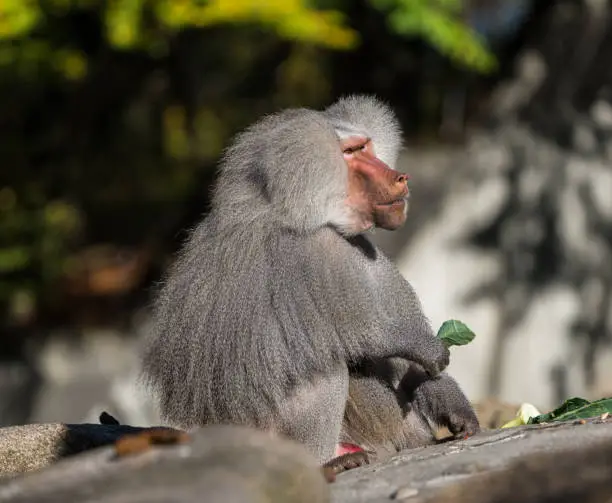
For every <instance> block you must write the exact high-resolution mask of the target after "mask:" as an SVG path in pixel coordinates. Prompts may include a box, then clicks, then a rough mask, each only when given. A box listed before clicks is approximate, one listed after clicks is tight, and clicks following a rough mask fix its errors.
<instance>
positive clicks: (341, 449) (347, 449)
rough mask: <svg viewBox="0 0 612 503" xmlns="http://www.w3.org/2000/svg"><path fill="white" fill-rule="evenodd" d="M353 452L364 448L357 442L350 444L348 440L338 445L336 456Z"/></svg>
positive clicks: (361, 450)
mask: <svg viewBox="0 0 612 503" xmlns="http://www.w3.org/2000/svg"><path fill="white" fill-rule="evenodd" d="M353 452H363V449H362V448H361V447H359V446H358V445H355V444H349V443H347V442H340V443H339V444H338V445H337V446H336V456H344V455H345V454H351V453H353Z"/></svg>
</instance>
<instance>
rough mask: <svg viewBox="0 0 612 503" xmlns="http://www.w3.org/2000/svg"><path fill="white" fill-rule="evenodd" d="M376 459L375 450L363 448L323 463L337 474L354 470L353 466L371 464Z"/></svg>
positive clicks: (324, 466)
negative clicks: (364, 449) (370, 450)
mask: <svg viewBox="0 0 612 503" xmlns="http://www.w3.org/2000/svg"><path fill="white" fill-rule="evenodd" d="M374 460H375V455H374V453H373V452H369V451H363V450H361V451H358V452H350V453H348V454H343V455H342V456H338V457H335V458H333V459H330V460H329V461H328V462H327V463H325V464H324V465H323V468H325V469H328V470H331V471H332V472H333V473H334V474H337V473H342V472H345V471H347V470H352V469H353V468H358V467H360V466H364V465H369V464H370V463H372V462H373V461H374Z"/></svg>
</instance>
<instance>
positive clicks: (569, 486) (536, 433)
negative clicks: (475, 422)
mask: <svg viewBox="0 0 612 503" xmlns="http://www.w3.org/2000/svg"><path fill="white" fill-rule="evenodd" d="M611 474H612V422H610V423H605V422H603V421H601V420H596V421H591V422H590V423H587V424H584V425H583V424H578V425H576V424H572V423H563V424H551V425H543V426H525V427H521V428H512V429H506V430H496V431H490V432H483V433H481V434H479V435H476V436H474V437H472V438H470V439H468V440H466V441H453V442H448V443H444V444H440V445H437V446H433V447H427V448H422V449H414V450H411V451H406V452H403V453H400V454H398V455H397V456H395V457H394V458H392V459H391V460H388V461H386V462H385V463H382V464H373V465H370V466H367V467H364V468H361V469H357V470H353V471H349V472H346V473H344V474H342V475H340V476H339V477H338V478H337V480H336V482H335V484H333V486H332V502H337V503H362V502H368V503H373V502H389V501H407V502H411V503H424V502H436V503H441V502H452V503H468V502H469V503H484V502H487V503H502V502H504V503H511V502H512V503H514V502H521V503H526V502H533V503H535V502H543V501H546V502H547V503H550V502H561V501H568V502H569V501H576V502H587V501H593V502H594V501H602V502H603V501H612V475H611ZM589 497H595V499H589ZM566 498H569V499H566Z"/></svg>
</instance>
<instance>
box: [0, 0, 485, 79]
mask: <svg viewBox="0 0 612 503" xmlns="http://www.w3.org/2000/svg"><path fill="white" fill-rule="evenodd" d="M369 1H370V3H371V4H372V5H373V6H374V7H375V8H377V9H380V10H381V11H383V12H386V13H388V20H389V27H390V28H391V29H392V30H394V31H395V32H397V33H399V34H402V35H408V36H419V37H423V38H424V39H425V40H427V41H428V42H429V43H431V44H432V46H433V47H436V48H437V49H438V50H439V51H440V52H441V53H442V54H444V55H446V56H448V57H449V58H451V59H453V60H454V61H456V62H457V63H459V64H463V65H467V66H469V67H471V68H474V69H476V70H479V71H490V70H492V69H493V68H494V66H495V59H494V58H493V56H492V54H491V53H490V52H489V51H488V50H487V48H486V47H485V45H484V43H483V42H482V41H481V40H480V39H479V38H478V37H477V35H476V34H475V33H474V32H473V31H472V30H471V29H470V28H469V27H468V26H466V25H465V24H464V23H463V22H462V19H461V15H462V9H463V4H462V1H461V0H369ZM325 3H326V5H331V6H332V7H333V6H334V4H337V5H335V7H339V8H341V7H342V6H343V2H342V1H338V2H333V1H332V2H329V1H328V2H325ZM72 9H91V10H95V11H96V12H98V13H99V15H100V16H101V17H102V18H103V19H104V28H105V34H106V38H107V40H108V42H109V44H110V45H111V46H112V47H115V48H117V49H123V50H145V51H148V52H149V53H150V54H152V55H162V54H165V53H166V52H167V50H168V42H169V38H170V37H171V36H172V34H174V33H175V32H176V31H178V30H182V29H185V28H190V27H208V26H212V25H221V24H231V25H245V24H249V25H253V24H256V25H259V26H261V27H262V28H265V29H269V30H271V31H272V32H273V33H274V34H275V35H277V36H279V37H281V38H284V39H287V40H291V41H294V42H301V43H312V44H316V45H321V46H323V47H327V48H330V49H351V48H354V47H355V46H356V45H357V44H358V43H359V34H358V33H356V32H355V31H354V30H353V29H351V28H350V27H348V26H347V25H346V23H345V21H346V16H345V15H344V14H343V13H342V12H341V11H340V10H338V9H337V8H336V9H327V10H319V9H316V8H315V5H314V4H313V2H309V1H308V0H270V1H260V2H257V1H253V0H208V1H202V0H3V2H1V3H0V40H5V41H9V42H10V43H8V44H6V43H5V44H3V45H2V47H0V49H1V51H0V64H3V63H4V64H7V63H11V62H18V61H20V60H21V63H26V62H27V61H39V62H40V61H45V62H49V61H50V62H52V63H53V64H54V65H55V67H56V68H57V69H58V70H60V71H62V72H63V73H64V75H65V76H66V77H67V78H71V79H75V78H80V77H82V76H83V75H84V73H85V71H86V68H87V61H86V60H85V58H84V55H83V53H82V52H81V51H79V50H78V48H74V47H73V48H66V47H63V48H62V47H59V48H58V47H54V46H53V45H52V44H51V41H50V40H44V38H35V39H34V40H32V39H29V38H27V37H29V36H32V35H34V36H35V35H36V29H37V27H39V26H41V25H44V24H45V23H46V22H48V21H49V20H50V19H51V18H52V17H57V16H62V15H65V14H66V13H68V12H69V11H71V10H72ZM15 42H19V43H15ZM26 68H27V63H26Z"/></svg>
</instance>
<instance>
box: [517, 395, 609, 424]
mask: <svg viewBox="0 0 612 503" xmlns="http://www.w3.org/2000/svg"><path fill="white" fill-rule="evenodd" d="M606 412H608V413H609V414H612V398H602V399H600V400H595V401H593V402H589V401H588V400H585V399H584V398H579V397H574V398H570V399H569V400H566V401H565V402H563V404H561V405H560V406H559V407H557V408H556V409H555V410H553V411H552V412H549V413H547V414H541V415H539V416H536V417H532V418H531V419H530V420H529V424H540V423H552V422H557V421H571V420H574V419H588V418H591V417H596V416H601V415H602V414H605V413H606Z"/></svg>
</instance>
